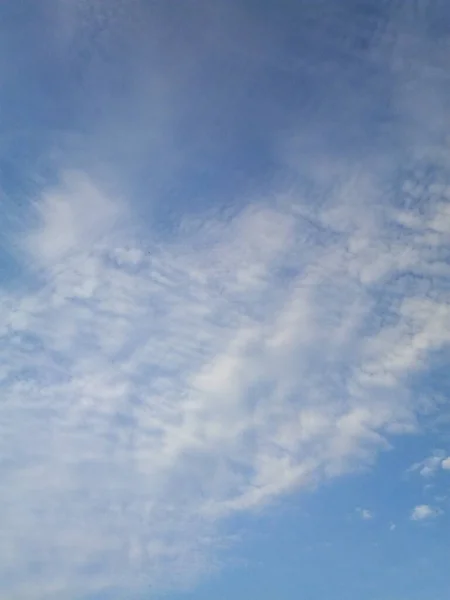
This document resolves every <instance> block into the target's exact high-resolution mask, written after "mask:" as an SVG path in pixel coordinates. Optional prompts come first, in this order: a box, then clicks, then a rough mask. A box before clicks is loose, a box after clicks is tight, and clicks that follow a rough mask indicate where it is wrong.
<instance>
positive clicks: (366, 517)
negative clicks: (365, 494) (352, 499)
mask: <svg viewBox="0 0 450 600" xmlns="http://www.w3.org/2000/svg"><path fill="white" fill-rule="evenodd" d="M356 510H357V512H358V514H359V516H360V517H361V519H363V521H370V520H372V519H373V517H374V514H373V512H372V511H371V510H369V509H367V508H357V509H356Z"/></svg>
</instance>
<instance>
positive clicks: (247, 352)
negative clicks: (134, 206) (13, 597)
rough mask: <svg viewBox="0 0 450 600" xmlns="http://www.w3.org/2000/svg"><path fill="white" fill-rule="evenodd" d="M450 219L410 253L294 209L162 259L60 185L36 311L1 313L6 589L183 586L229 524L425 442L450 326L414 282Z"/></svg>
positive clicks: (204, 232) (90, 201) (208, 232)
mask: <svg viewBox="0 0 450 600" xmlns="http://www.w3.org/2000/svg"><path fill="white" fill-rule="evenodd" d="M330 202H331V205H332V206H333V204H332V202H333V200H331V201H330ZM334 202H336V201H334ZM334 207H335V210H336V211H338V210H339V204H338V203H335V204H334ZM343 210H344V209H343ZM440 210H441V207H440V202H439V201H437V202H436V204H435V208H434V209H432V211H431V214H430V217H429V218H428V220H424V222H423V226H422V227H418V226H417V225H415V226H414V229H406V230H405V231H404V232H403V233H402V232H401V231H400V230H399V229H398V227H397V225H396V223H395V221H394V222H393V223H392V224H391V225H383V227H381V226H380V225H379V224H377V223H376V220H375V219H374V220H373V222H372V224H371V226H370V227H368V226H367V224H366V226H365V227H366V229H365V238H364V240H365V241H363V240H362V239H361V237H360V233H359V231H360V228H359V227H358V229H357V230H356V231H355V230H354V228H353V227H350V228H348V229H347V228H343V229H342V230H341V231H336V230H335V229H333V227H332V224H330V223H329V222H328V221H327V219H328V216H327V215H328V208H326V209H325V210H321V211H319V212H317V211H316V210H314V211H313V212H312V211H311V207H310V206H308V205H307V204H303V205H302V204H301V203H299V201H298V198H297V197H289V198H288V199H286V195H280V197H279V199H277V198H275V200H274V199H273V198H272V199H271V201H270V203H267V202H266V201H264V200H261V201H259V202H256V203H255V202H254V203H251V204H248V205H246V206H245V207H244V208H243V209H242V210H241V211H239V212H238V213H237V214H236V215H235V216H234V217H232V218H226V219H224V218H223V217H221V216H219V215H218V216H216V217H209V218H208V219H204V220H201V221H193V220H190V221H186V222H184V223H183V224H182V226H181V227H180V228H179V230H178V231H177V232H176V233H175V234H173V235H171V236H170V237H168V236H165V237H164V238H160V239H159V240H158V239H152V238H151V236H149V235H147V236H146V237H143V236H142V232H140V231H139V227H138V226H137V225H136V222H135V223H134V225H133V218H132V214H130V212H129V209H128V208H126V207H125V206H124V205H123V204H121V203H120V202H116V201H115V200H113V199H111V198H110V197H109V196H108V195H106V194H105V193H103V192H102V191H101V189H100V188H98V186H96V185H95V183H93V182H92V181H89V179H87V176H86V175H83V174H76V173H71V175H70V177H66V176H65V175H63V176H62V178H61V184H60V185H58V186H57V187H56V188H51V189H48V190H47V191H45V193H44V194H43V196H42V198H41V200H40V201H39V203H38V214H39V215H40V221H39V223H38V224H35V225H33V226H32V228H31V229H30V231H28V232H26V233H25V234H24V236H23V237H22V238H21V239H19V240H18V241H17V243H18V244H19V245H21V247H22V248H25V249H26V251H27V252H28V253H29V254H28V257H29V258H28V267H27V268H28V269H31V271H30V274H29V276H30V278H31V279H30V280H34V282H35V283H34V286H35V288H34V291H30V289H28V290H27V289H26V288H25V287H22V288H21V289H18V288H16V289H14V290H9V291H4V292H3V295H2V298H1V305H2V310H1V331H2V336H3V340H4V343H3V345H2V348H3V351H2V371H1V385H2V396H3V402H2V409H1V427H2V435H1V440H2V442H1V444H2V448H1V454H2V456H3V457H4V462H3V467H2V480H3V482H4V484H5V485H4V489H5V493H3V494H2V497H1V500H0V508H1V510H2V514H3V515H4V519H3V520H2V523H3V524H2V536H3V539H4V540H5V541H6V543H5V544H4V545H3V546H2V556H1V561H0V562H1V564H2V568H3V580H4V581H9V582H11V584H10V588H11V589H12V590H19V592H18V593H21V592H20V590H21V589H22V590H23V589H25V588H26V589H27V590H30V589H31V588H33V589H39V590H41V591H40V592H39V593H37V592H36V593H35V596H36V597H43V596H46V597H49V596H50V597H51V594H54V595H55V596H58V594H60V593H62V592H63V591H64V590H67V589H70V590H77V589H80V590H84V589H91V590H92V589H97V588H102V587H109V586H114V587H117V586H119V587H120V585H124V586H129V589H132V588H133V585H139V583H140V582H141V581H142V579H141V577H144V579H145V580H147V581H151V582H152V583H153V584H154V585H163V584H164V585H172V584H174V585H175V584H177V585H186V584H188V583H189V582H190V581H192V580H195V578H196V577H197V576H198V575H199V574H200V573H201V572H204V571H205V570H209V569H211V568H212V567H213V566H214V560H211V558H210V557H211V555H212V554H214V552H215V551H216V550H217V548H220V547H221V545H223V544H226V543H227V537H226V535H224V534H222V533H221V526H220V523H221V521H220V518H221V517H225V516H227V515H229V514H230V513H232V512H234V511H238V510H249V509H251V508H253V507H260V506H261V505H264V504H266V503H267V502H269V501H270V500H271V499H273V498H275V497H277V496H278V495H279V494H283V493H286V492H288V491H290V490H293V489H298V488H301V487H302V486H313V485H316V484H317V483H319V482H320V481H321V480H322V479H324V478H329V477H335V476H337V475H339V474H341V473H344V472H349V471H352V470H353V469H359V468H360V467H361V466H364V465H367V464H369V463H370V462H371V461H372V460H373V459H374V458H375V455H376V453H377V451H378V450H380V449H383V448H386V447H388V446H389V437H390V436H391V435H392V434H394V433H402V432H406V433H409V432H412V431H415V430H416V429H417V418H418V415H419V414H420V411H421V410H422V404H421V401H420V400H416V399H415V396H414V395H412V394H411V393H410V391H409V389H408V385H407V382H408V378H409V377H410V376H411V375H413V374H415V373H417V372H418V371H420V369H423V368H424V367H425V365H426V358H427V352H429V351H430V350H433V351H436V350H438V349H439V348H442V347H443V345H444V344H445V343H446V342H448V340H449V337H450V336H449V331H448V328H447V329H446V325H445V323H446V320H445V318H444V313H445V311H446V310H447V305H446V304H445V303H444V302H442V301H441V298H440V294H439V288H435V291H433V292H432V293H431V294H430V293H429V294H426V295H423V293H421V292H419V291H418V290H417V291H416V292H414V291H410V290H408V291H407V290H406V289H405V284H404V283H401V284H399V283H398V282H399V281H401V280H402V277H403V276H406V275H402V274H403V273H405V274H406V272H407V271H409V270H410V269H412V268H414V269H415V270H416V271H417V270H418V269H420V268H422V269H424V270H426V269H427V268H428V266H430V265H432V264H433V246H431V248H430V247H428V252H427V253H424V254H425V256H426V258H423V254H421V252H423V250H424V246H423V244H424V242H423V237H424V236H426V235H429V234H430V233H432V234H433V235H435V236H441V238H442V241H444V236H446V235H447V231H442V230H441V228H440V229H439V230H438V229H437V228H436V227H434V225H433V223H434V219H435V215H436V214H438V213H439V211H440ZM387 216H388V215H386V217H387ZM353 218H354V217H353ZM364 219H365V221H366V223H367V215H365V216H364ZM373 244H376V247H377V250H376V254H377V255H378V256H380V248H379V247H378V246H379V245H380V244H381V245H382V246H386V255H385V258H384V265H385V266H384V267H383V269H378V270H377V271H376V272H374V271H372V272H371V275H370V277H368V276H367V273H368V269H369V268H370V265H372V264H373V259H372V252H375V250H374V251H372V250H371V249H370V248H371V246H372V245H373ZM356 247H358V252H357V253H356V254H355V252H354V251H353V248H356ZM388 248H389V249H390V250H389V251H388ZM411 253H413V254H414V256H415V258H414V261H412V262H410V261H409V259H408V258H407V257H408V256H409V255H410V254H411ZM400 257H401V259H400ZM399 285H400V288H399V287H398V286H399ZM399 290H401V296H400V301H399V296H398V291H399ZM380 303H382V304H383V306H384V307H385V310H387V313H385V314H388V313H389V312H390V313H391V315H392V317H390V318H386V317H384V318H383V319H382V320H380V319H379V317H378V316H377V314H378V313H377V308H376V307H377V306H378V305H379V304H380ZM411 348H413V350H411ZM411 352H412V354H411ZM427 510H430V511H431V509H424V508H420V507H419V508H418V509H417V510H416V511H415V512H414V513H413V514H414V515H415V516H414V518H426V517H427V516H430V515H429V514H428V513H427ZM361 514H362V517H363V518H369V516H371V513H369V511H366V510H365V511H362V513H361ZM430 514H431V513H430ZM220 540H222V541H220ZM193 557H195V560H194V561H193ZM23 573H28V576H27V577H26V578H24V577H23ZM30 586H31V588H30ZM27 593H29V592H27ZM30 597H33V596H32V594H31V595H30Z"/></svg>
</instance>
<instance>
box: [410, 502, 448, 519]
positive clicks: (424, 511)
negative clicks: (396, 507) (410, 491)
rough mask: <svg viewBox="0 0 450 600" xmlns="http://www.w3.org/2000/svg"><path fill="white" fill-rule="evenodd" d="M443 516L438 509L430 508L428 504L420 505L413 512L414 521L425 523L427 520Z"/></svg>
mask: <svg viewBox="0 0 450 600" xmlns="http://www.w3.org/2000/svg"><path fill="white" fill-rule="evenodd" d="M441 514H442V511H441V510H440V509H438V508H434V507H432V506H429V505H428V504H419V505H418V506H415V507H414V509H413V510H412V512H411V520H412V521H424V520H425V519H434V518H435V517H438V516H439V515H441Z"/></svg>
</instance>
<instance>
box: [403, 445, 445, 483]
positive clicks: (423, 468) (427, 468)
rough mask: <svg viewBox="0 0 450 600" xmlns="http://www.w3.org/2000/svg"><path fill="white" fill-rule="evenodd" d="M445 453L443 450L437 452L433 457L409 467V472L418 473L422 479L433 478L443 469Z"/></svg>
mask: <svg viewBox="0 0 450 600" xmlns="http://www.w3.org/2000/svg"><path fill="white" fill-rule="evenodd" d="M444 456H445V453H444V451H443V450H436V451H435V452H434V453H433V454H432V455H431V456H429V457H428V458H425V459H424V460H421V461H420V462H417V463H414V464H413V465H412V466H411V467H409V469H408V471H409V472H414V471H417V472H418V473H419V474H420V475H421V476H422V477H433V475H435V474H436V473H437V471H438V470H439V469H440V468H441V465H442V462H443V459H444Z"/></svg>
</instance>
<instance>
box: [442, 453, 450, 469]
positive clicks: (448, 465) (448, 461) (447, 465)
mask: <svg viewBox="0 0 450 600" xmlns="http://www.w3.org/2000/svg"><path fill="white" fill-rule="evenodd" d="M441 466H442V468H443V469H445V470H446V471H450V456H449V457H447V458H444V460H443V461H442V463H441Z"/></svg>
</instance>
